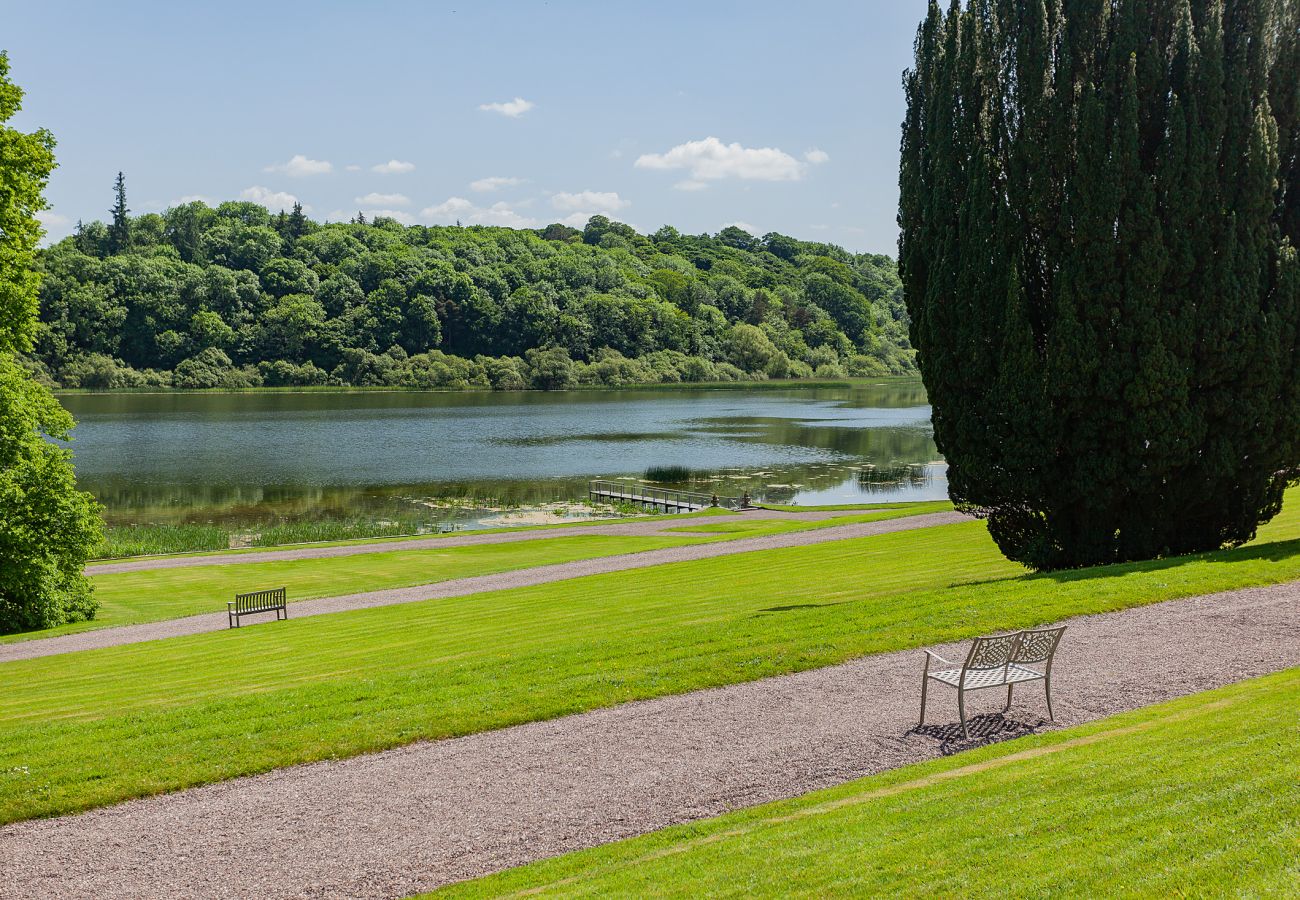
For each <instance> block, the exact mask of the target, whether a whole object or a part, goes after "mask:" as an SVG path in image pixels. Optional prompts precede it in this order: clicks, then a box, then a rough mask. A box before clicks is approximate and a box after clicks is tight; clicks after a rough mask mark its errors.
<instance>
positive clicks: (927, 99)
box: [899, 0, 1300, 569]
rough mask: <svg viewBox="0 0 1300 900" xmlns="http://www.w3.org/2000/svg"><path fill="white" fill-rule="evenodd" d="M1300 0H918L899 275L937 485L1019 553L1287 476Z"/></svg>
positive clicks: (1297, 322) (1247, 532)
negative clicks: (937, 460) (930, 417)
mask: <svg viewBox="0 0 1300 900" xmlns="http://www.w3.org/2000/svg"><path fill="white" fill-rule="evenodd" d="M1298 30H1300V0H969V2H967V3H965V4H963V3H962V2H961V0H952V3H951V5H950V6H949V7H948V9H947V10H946V11H945V10H942V9H940V7H939V5H938V3H937V2H934V0H932V2H931V4H930V8H929V14H928V15H927V17H926V19H925V21H924V22H923V23H922V25H921V26H920V29H919V31H918V33H917V40H916V48H915V49H916V65H915V68H914V69H912V70H911V71H909V72H908V73H907V74H906V76H905V78H904V86H905V90H906V93H907V102H908V112H907V118H906V120H905V122H904V124H903V140H902V166H901V172H900V186H901V198H900V205H899V224H900V226H901V229H902V237H901V239H900V243H899V248H900V259H899V264H900V270H901V274H902V278H903V284H904V289H905V295H906V300H907V305H908V309H909V311H910V313H911V317H912V339H913V343H914V344H915V345H916V347H917V348H918V350H919V364H920V368H921V373H922V375H923V377H924V379H925V383H926V387H927V389H928V391H929V393H930V397H931V402H932V404H933V407H934V428H935V440H936V442H937V443H938V445H939V447H940V449H941V450H942V451H943V453H944V455H945V456H946V457H947V459H948V462H949V467H950V468H949V482H950V486H951V491H952V496H953V499H954V500H955V501H956V502H957V504H958V505H959V507H961V508H963V509H966V510H969V511H973V512H975V513H977V514H980V515H983V516H986V517H987V518H988V522H989V529H990V532H991V533H992V535H993V537H994V539H995V540H996V541H997V542H998V545H999V546H1000V547H1001V548H1002V550H1003V552H1005V553H1006V554H1007V555H1008V556H1009V557H1011V558H1012V559H1016V560H1020V561H1022V562H1025V563H1026V564H1028V565H1030V566H1032V567H1034V568H1039V569H1053V568H1061V567H1069V566H1081V565H1091V564H1097V563H1107V562H1116V561H1122V560H1131V559H1144V558H1152V557H1157V556H1162V555H1170V554H1178V553H1186V552H1191V551H1198V550H1206V549H1211V548H1216V547H1220V546H1225V545H1232V544H1238V543H1241V542H1243V541H1246V540H1249V539H1250V538H1251V537H1253V536H1254V534H1255V530H1256V528H1257V527H1258V525H1259V524H1260V523H1261V522H1265V521H1267V520H1268V519H1270V518H1271V517H1272V516H1274V515H1276V513H1277V511H1278V510H1279V509H1280V506H1281V499H1282V492H1283V490H1284V488H1285V487H1286V485H1287V484H1288V483H1290V482H1293V481H1295V480H1296V479H1297V477H1300V261H1298V259H1297V249H1296V248H1297V246H1298V245H1300V174H1298V173H1297V155H1298V154H1300V46H1298V44H1300V37H1298Z"/></svg>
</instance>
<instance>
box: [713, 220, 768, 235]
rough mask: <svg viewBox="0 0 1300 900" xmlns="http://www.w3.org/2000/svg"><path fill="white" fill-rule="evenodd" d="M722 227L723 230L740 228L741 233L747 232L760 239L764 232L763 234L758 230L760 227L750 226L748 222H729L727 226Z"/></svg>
mask: <svg viewBox="0 0 1300 900" xmlns="http://www.w3.org/2000/svg"><path fill="white" fill-rule="evenodd" d="M722 227H723V228H739V229H740V230H741V231H747V232H749V233H750V234H752V235H754V237H758V236H759V235H760V234H762V233H763V232H761V231H759V230H758V227H757V226H755V225H750V224H749V223H748V222H728V223H727V224H726V225H723V226H722Z"/></svg>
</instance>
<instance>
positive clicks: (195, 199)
mask: <svg viewBox="0 0 1300 900" xmlns="http://www.w3.org/2000/svg"><path fill="white" fill-rule="evenodd" d="M187 203H206V204H207V205H208V206H216V205H217V201H216V198H215V197H209V196H208V195H207V194H186V195H185V196H184V197H179V198H177V199H176V201H175V202H174V203H172V206H184V205H185V204H187Z"/></svg>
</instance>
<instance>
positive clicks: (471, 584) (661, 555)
mask: <svg viewBox="0 0 1300 900" xmlns="http://www.w3.org/2000/svg"><path fill="white" fill-rule="evenodd" d="M695 521H697V522H698V521H701V520H699V519H696V520H695ZM962 521H966V517H965V516H964V515H962V514H961V513H956V512H942V513H928V514H926V515H920V516H907V517H906V518H901V519H885V520H884V521H881V522H861V523H858V524H856V525H834V526H831V527H828V528H819V529H816V530H813V531H796V532H791V533H788V534H773V535H766V536H764V537H755V538H740V539H737V540H732V541H724V542H720V543H712V544H688V545H686V546H682V547H665V548H662V549H658V550H642V551H640V552H638V553H623V554H619V555H617V556H602V557H597V558H595V559H583V560H577V561H575V562H567V563H556V564H555V565H550V566H534V567H532V568H528V569H515V570H513V571H510V572H498V573H497V574H494V575H475V576H472V577H470V578H453V579H449V580H447V581H440V582H436V583H434V584H421V585H415V586H414V587H404V588H390V589H388V590H383V591H370V592H367V593H363V594H347V595H344V596H340V597H321V598H319V599H316V600H300V601H298V602H296V603H290V604H289V610H290V614H291V615H292V616H293V618H295V619H301V618H303V617H304V616H319V615H324V614H326V613H336V612H346V611H348V610H353V609H367V608H369V607H372V606H391V605H393V604H395V603H415V602H418V601H421V600H434V599H439V598H443V597H462V596H464V595H466V594H478V593H482V592H483V591H499V590H505V589H507V588H516V587H527V586H530V585H536V584H546V583H549V582H552V581H562V580H565V579H569V578H581V577H582V576H584V575H600V574H602V573H605V572H621V571H625V570H627V569H644V568H647V567H649V566H659V565H663V564H665V563H674V562H685V561H689V560H696V559H709V558H711V557H715V556H730V555H732V554H735V553H753V552H755V551H758V550H775V549H779V548H782V547H805V546H809V545H811V544H823V543H827V542H829V541H846V540H851V539H853V538H860V537H871V536H873V535H878V534H888V533H890V532H895V531H910V530H912V529H915V528H929V527H932V526H935V525H950V524H952V523H954V522H962ZM647 524H648V523H647ZM485 536H486V535H485ZM339 549H350V548H339ZM223 612H224V610H222V612H213V613H204V614H202V615H198V616H186V617H185V618H182V619H167V620H165V621H162V622H147V623H144V624H141V625H122V626H119V627H116V628H99V629H95V630H91V631H82V632H79V633H77V634H65V635H60V636H59V637H50V638H38V639H35V640H30V641H16V642H14V643H11V644H0V663H6V662H12V661H14V660H18V659H34V658H36V657H38V656H53V655H55V654H58V653H73V652H76V651H80V650H95V649H98V648H100V647H117V646H120V645H122V644H138V643H140V642H142V641H155V640H160V639H162V638H170V637H180V636H181V635H186V634H202V633H204V632H207V631H221V630H222V629H224V628H227V627H229V622H228V620H227V618H226V616H225V615H223V614H222V613H223ZM268 615H269V614H268ZM251 621H252V620H250V622H251Z"/></svg>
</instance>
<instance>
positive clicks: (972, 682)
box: [921, 625, 1065, 738]
mask: <svg viewBox="0 0 1300 900" xmlns="http://www.w3.org/2000/svg"><path fill="white" fill-rule="evenodd" d="M1064 633H1065V626H1064V625H1062V626H1061V627H1059V628H1036V629H1030V630H1027V631H1016V632H1012V633H1011V634H999V635H994V636H992V637H978V638H976V639H975V641H974V642H973V643H972V644H971V648H970V652H969V653H967V654H966V661H965V662H964V663H962V664H961V666H960V667H958V666H957V665H956V664H955V663H953V662H952V661H950V660H947V659H944V658H943V657H942V656H940V655H939V654H937V653H935V652H933V651H931V650H926V651H925V669H924V670H923V671H922V673H921V724H922V725H924V724H925V701H926V696H927V694H928V693H929V690H928V689H929V687H930V682H931V681H937V682H939V683H940V684H946V685H948V686H949V687H952V688H956V689H957V715H958V716H960V718H961V733H962V736H963V737H966V738H969V737H970V732H969V731H968V730H967V729H966V692H967V691H982V690H987V689H988V688H1000V687H1004V688H1006V689H1007V705H1006V709H1010V708H1011V696H1012V692H1013V691H1014V690H1015V686H1016V685H1017V684H1024V683H1026V682H1030V681H1041V682H1043V691H1044V693H1045V694H1046V697H1047V716H1048V718H1051V719H1054V718H1055V716H1054V715H1053V714H1052V660H1053V659H1054V658H1055V656H1056V648H1057V646H1059V645H1060V643H1061V635H1063V634H1064ZM935 662H938V663H942V664H943V665H944V666H946V668H943V669H936V670H934V671H930V665H931V663H935ZM1034 666H1041V668H1034Z"/></svg>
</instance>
